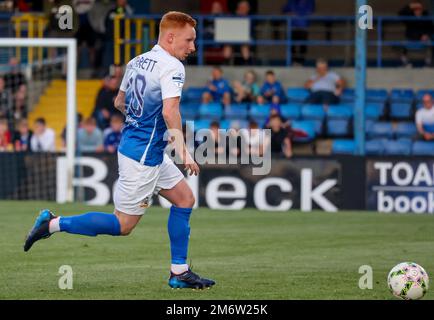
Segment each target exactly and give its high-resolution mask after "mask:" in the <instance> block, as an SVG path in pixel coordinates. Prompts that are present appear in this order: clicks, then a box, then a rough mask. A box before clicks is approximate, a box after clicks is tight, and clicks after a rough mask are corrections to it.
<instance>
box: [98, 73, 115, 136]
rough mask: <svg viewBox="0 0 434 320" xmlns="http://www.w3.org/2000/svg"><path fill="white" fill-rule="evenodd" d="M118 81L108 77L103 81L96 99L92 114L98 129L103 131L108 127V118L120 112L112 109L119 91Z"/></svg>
mask: <svg viewBox="0 0 434 320" xmlns="http://www.w3.org/2000/svg"><path fill="white" fill-rule="evenodd" d="M119 84H120V82H119V79H118V78H116V77H114V76H110V77H107V78H106V79H105V80H104V84H103V87H102V88H101V89H100V90H99V92H98V95H97V97H96V102H95V109H94V111H93V113H92V117H94V118H95V119H96V121H97V124H98V127H99V128H101V129H102V130H104V129H105V128H107V127H109V126H110V117H111V116H112V115H113V114H115V113H119V114H120V112H119V111H118V110H117V109H116V108H115V107H114V101H115V98H116V96H117V93H118V90H119Z"/></svg>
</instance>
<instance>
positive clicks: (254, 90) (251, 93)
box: [233, 70, 260, 103]
mask: <svg viewBox="0 0 434 320" xmlns="http://www.w3.org/2000/svg"><path fill="white" fill-rule="evenodd" d="M233 88H234V100H235V101H236V102H237V103H251V102H254V101H255V100H256V97H257V96H258V95H259V92H260V90H259V86H258V84H257V83H256V73H255V72H254V71H253V70H249V71H247V72H246V73H245V74H244V80H243V82H240V81H238V80H235V81H234V82H233Z"/></svg>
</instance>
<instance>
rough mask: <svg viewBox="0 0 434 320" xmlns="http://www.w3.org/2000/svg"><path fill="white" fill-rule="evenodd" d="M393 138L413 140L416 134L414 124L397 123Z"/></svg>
mask: <svg viewBox="0 0 434 320" xmlns="http://www.w3.org/2000/svg"><path fill="white" fill-rule="evenodd" d="M394 131H395V136H396V138H397V139H399V138H413V137H414V136H415V135H416V134H417V128H416V125H415V124H414V122H399V123H397V124H396V127H395V130H394Z"/></svg>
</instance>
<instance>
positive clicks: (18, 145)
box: [13, 119, 33, 151]
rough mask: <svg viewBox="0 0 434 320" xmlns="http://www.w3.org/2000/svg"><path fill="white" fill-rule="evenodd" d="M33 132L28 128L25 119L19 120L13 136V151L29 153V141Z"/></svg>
mask: <svg viewBox="0 0 434 320" xmlns="http://www.w3.org/2000/svg"><path fill="white" fill-rule="evenodd" d="M32 135H33V132H32V130H30V128H29V122H28V121H27V119H21V120H20V121H19V122H18V126H17V131H15V134H14V141H13V143H14V148H15V151H31V150H30V141H31V139H32Z"/></svg>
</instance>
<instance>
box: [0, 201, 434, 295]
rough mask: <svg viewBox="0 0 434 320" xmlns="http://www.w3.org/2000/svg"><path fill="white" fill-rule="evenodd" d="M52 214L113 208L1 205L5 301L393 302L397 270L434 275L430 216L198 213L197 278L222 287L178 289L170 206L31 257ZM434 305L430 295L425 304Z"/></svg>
mask: <svg viewBox="0 0 434 320" xmlns="http://www.w3.org/2000/svg"><path fill="white" fill-rule="evenodd" d="M45 207H47V208H50V209H52V210H53V211H54V212H55V213H56V214H60V215H73V214H79V213H84V212H87V211H104V212H111V211H112V207H111V206H106V207H90V206H85V205H82V204H68V205H58V204H55V203H47V202H34V201H32V202H25V201H20V202H13V201H1V202H0V246H1V250H0V284H1V285H0V299H209V300H213V299H234V300H236V299H394V298H393V297H392V295H391V294H390V293H389V291H388V289H387V285H386V277H387V274H388V272H389V270H390V269H391V268H392V267H393V266H394V265H396V264H397V263H399V262H403V261H414V262H416V263H419V264H420V265H422V266H423V267H424V268H425V269H426V270H427V272H428V274H429V275H431V276H433V275H434V255H433V254H432V250H433V248H434V232H433V230H434V217H433V216H430V215H409V214H408V215H399V214H379V213H373V212H344V211H343V212H339V213H325V212H319V211H315V212H310V213H306V212H299V211H289V212H278V213H271V212H261V211H258V210H253V209H245V210H241V211H215V210H210V209H204V208H200V209H197V210H195V211H194V213H193V216H192V219H191V238H190V249H189V257H190V258H191V259H192V264H193V270H194V271H196V272H198V273H199V274H201V275H203V276H208V277H210V278H212V279H215V280H216V282H217V284H216V286H215V287H214V288H212V289H211V290H195V291H193V290H172V289H170V288H169V287H168V285H167V280H168V275H169V274H168V268H169V264H170V255H169V240H168V235H167V231H166V223H167V214H168V210H167V209H162V208H159V207H152V208H151V209H149V210H148V212H147V213H146V215H145V216H144V217H143V218H142V220H141V221H140V223H139V225H138V226H137V228H136V229H135V230H134V231H133V233H132V234H131V235H129V236H127V237H111V236H98V237H85V236H76V235H70V234H60V233H59V234H55V235H53V236H52V237H51V238H50V239H46V240H42V241H40V242H38V243H36V244H35V245H34V246H33V248H32V249H31V250H30V251H29V252H27V253H24V251H23V248H22V246H23V241H24V237H25V235H26V234H27V232H28V230H29V228H30V227H31V226H32V224H33V222H34V219H35V217H36V214H37V213H38V211H39V209H41V208H45ZM62 265H70V266H71V267H72V269H73V289H72V290H60V289H59V287H58V281H59V278H60V276H61V275H60V274H59V273H58V271H59V267H60V266H62ZM361 265H370V266H371V267H372V268H373V289H372V290H361V289H360V288H359V287H358V282H359V278H360V277H361V276H362V274H359V273H358V270H359V267H360V266H361ZM433 279H434V277H433V278H432V279H431V280H432V281H433ZM433 298H434V289H432V288H431V289H429V290H428V293H427V295H426V296H425V298H424V299H433Z"/></svg>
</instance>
